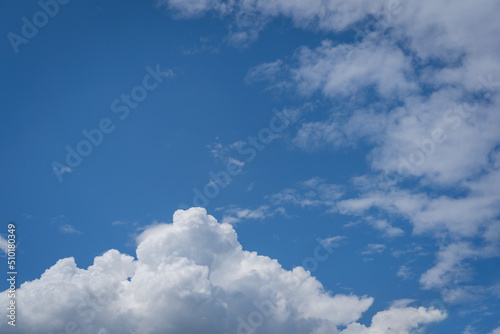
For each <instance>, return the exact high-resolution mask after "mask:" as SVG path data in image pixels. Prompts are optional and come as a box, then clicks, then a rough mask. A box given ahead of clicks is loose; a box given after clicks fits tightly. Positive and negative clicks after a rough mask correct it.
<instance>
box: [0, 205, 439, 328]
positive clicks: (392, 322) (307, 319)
mask: <svg viewBox="0 0 500 334" xmlns="http://www.w3.org/2000/svg"><path fill="white" fill-rule="evenodd" d="M137 241H138V246H137V251H136V254H137V258H136V259H134V258H133V257H131V256H129V255H126V254H121V253H119V252H118V251H116V250H109V251H107V252H105V253H104V254H103V255H101V256H98V257H96V258H95V259H94V264H93V265H91V266H89V267H88V268H87V269H80V268H78V267H77V266H76V264H75V261H74V259H73V258H65V259H61V260H59V261H58V262H57V263H56V264H55V265H54V266H52V267H51V268H49V269H47V270H46V271H45V273H43V274H42V276H41V277H40V278H39V279H37V280H34V281H31V282H25V283H23V284H22V285H21V287H20V288H19V289H18V292H17V294H18V303H19V308H18V310H19V315H18V316H19V319H22V321H20V322H19V323H18V325H17V327H18V328H17V330H18V332H26V333H27V332H29V333H34V334H37V333H50V332H53V331H63V330H65V328H66V329H68V328H71V330H73V331H77V330H81V332H82V333H87V332H90V330H93V332H99V333H110V334H111V333H151V334H153V333H165V331H166V330H167V331H168V332H169V333H179V334H180V333H200V332H203V333H249V332H250V331H253V332H254V333H298V332H300V333H318V334H319V333H324V334H326V333H344V334H348V333H351V334H353V333H356V334H363V333H375V332H378V331H380V330H382V329H384V328H388V327H391V328H393V329H394V330H395V333H401V334H403V333H409V332H410V331H411V330H412V329H415V328H419V327H421V326H422V325H425V324H427V323H431V322H435V321H439V320H442V319H444V318H445V317H446V314H445V313H444V312H442V311H439V310H436V309H432V308H430V309H426V308H424V307H418V308H416V307H407V306H406V305H403V306H398V307H395V306H393V307H391V308H390V309H388V310H385V311H381V312H378V313H377V314H375V315H374V317H373V319H372V324H371V326H370V327H366V326H364V325H362V324H359V323H357V322H356V321H357V320H358V319H359V318H360V317H361V315H362V314H363V312H365V311H366V310H367V309H368V308H369V307H370V306H371V305H372V303H373V298H371V297H367V296H362V297H358V296H355V295H342V294H332V293H330V292H327V291H325V290H324V289H323V287H322V285H321V283H320V282H319V281H318V280H316V278H314V277H312V276H311V275H310V273H309V272H307V271H305V270H304V269H303V268H302V267H296V268H294V269H293V270H290V271H289V270H285V269H283V268H282V267H281V265H280V264H279V263H278V262H277V261H276V260H273V259H271V258H269V257H266V256H260V255H257V254H256V253H255V252H248V251H244V250H243V249H242V246H241V245H240V243H239V242H238V240H237V235H236V232H235V230H234V229H233V228H232V226H231V225H229V224H225V223H218V222H217V221H216V220H215V218H213V217H212V216H209V215H208V214H207V212H206V210H205V209H202V208H191V209H189V210H186V211H182V210H178V211H177V212H176V213H175V214H174V218H173V223H172V224H158V225H155V226H153V227H151V228H149V229H147V230H145V231H144V232H143V233H142V234H141V235H139V236H138V238H137ZM6 298H7V294H6V293H2V294H1V295H0V301H2V302H6ZM3 313H5V311H3ZM341 326H342V327H344V328H345V329H344V330H341V329H339V327H341ZM245 327H246V329H245ZM0 330H1V331H2V333H9V330H11V329H10V328H9V326H8V325H7V323H6V322H2V323H0ZM249 330H250V331H249Z"/></svg>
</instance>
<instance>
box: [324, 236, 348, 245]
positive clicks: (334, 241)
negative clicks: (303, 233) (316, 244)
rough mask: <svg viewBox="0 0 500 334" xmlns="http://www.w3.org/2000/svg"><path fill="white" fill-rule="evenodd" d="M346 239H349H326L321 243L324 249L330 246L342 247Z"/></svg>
mask: <svg viewBox="0 0 500 334" xmlns="http://www.w3.org/2000/svg"><path fill="white" fill-rule="evenodd" d="M345 239H347V237H344V236H341V235H338V236H335V237H328V238H325V239H321V240H320V243H321V245H323V246H324V247H328V246H330V247H339V246H340V242H341V241H342V240H345Z"/></svg>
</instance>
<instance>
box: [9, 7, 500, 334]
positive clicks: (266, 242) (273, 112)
mask: <svg viewBox="0 0 500 334" xmlns="http://www.w3.org/2000/svg"><path fill="white" fill-rule="evenodd" d="M42 2H43V1H42ZM440 2H441V1H440ZM442 2H443V3H445V2H444V1H442ZM222 3H223V2H221V1H214V2H207V1H186V2H182V1H163V2H162V1H158V2H157V3H155V1H100V0H90V1H85V2H81V1H80V2H78V1H74V0H73V1H69V2H68V3H67V4H60V5H59V8H58V10H57V13H55V15H53V17H48V16H47V17H48V19H47V20H48V22H47V23H46V25H43V26H41V27H39V28H38V32H37V33H36V34H35V35H34V36H32V37H31V38H27V39H24V41H25V42H16V41H18V40H15V41H14V42H12V41H13V39H12V38H14V37H12V36H13V35H11V37H10V39H9V35H8V34H9V33H11V32H12V33H14V34H16V35H17V36H21V37H19V38H24V37H22V35H23V32H22V29H23V24H25V22H24V21H23V20H22V18H23V17H26V18H28V20H29V21H30V22H33V15H34V14H36V13H37V12H39V11H40V10H41V7H40V5H39V4H38V3H37V2H36V1H22V2H12V1H9V2H3V3H2V4H1V5H0V8H1V10H0V12H1V14H0V15H1V23H0V26H1V28H2V29H1V31H2V32H3V35H4V38H3V39H2V42H1V45H0V54H1V59H2V62H1V65H0V66H1V78H2V80H1V82H0V85H1V87H0V91H1V94H2V98H1V102H0V105H1V110H2V112H1V119H0V131H1V133H2V140H1V142H0V145H1V146H0V150H1V154H2V162H3V163H2V164H0V174H1V175H2V178H0V180H1V181H0V182H1V183H0V194H1V203H2V205H1V206H0V216H1V217H2V220H3V224H2V226H3V230H0V235H2V236H3V238H4V239H5V238H7V223H8V222H15V223H16V224H17V241H18V247H17V256H18V271H19V275H18V283H23V282H27V281H33V280H35V279H37V278H40V276H41V275H42V274H43V273H44V271H45V270H47V269H48V268H50V267H52V266H53V265H54V264H55V263H56V262H57V261H58V260H60V259H63V258H67V257H74V258H75V261H76V264H77V266H78V268H83V269H86V268H87V267H88V266H90V265H92V264H93V263H94V258H95V257H97V256H100V255H102V254H103V253H104V252H106V251H108V250H110V249H116V250H118V251H119V252H120V253H123V254H128V255H131V256H133V257H135V256H136V248H137V241H136V237H137V236H138V235H139V234H140V233H142V232H143V231H144V230H145V229H147V228H148V226H150V225H152V224H157V223H158V222H162V223H171V222H172V215H173V214H174V212H175V211H176V210H177V209H179V208H182V209H187V208H188V207H192V206H199V205H202V206H204V207H205V208H206V209H207V212H208V214H210V215H212V216H214V217H215V218H216V219H217V220H218V221H219V223H221V222H225V223H229V224H231V225H232V226H233V228H234V229H235V231H236V233H237V236H238V240H239V242H240V243H241V245H242V247H243V249H244V250H248V251H256V252H257V253H258V254H260V255H264V256H268V257H269V258H272V259H276V260H277V261H278V262H279V263H280V264H281V265H282V266H283V268H284V269H286V270H292V269H293V268H294V267H296V266H307V265H306V263H307V260H306V259H311V258H314V256H315V255H314V252H315V249H316V248H317V247H318V245H329V246H330V247H332V249H334V251H333V253H332V254H329V256H328V257H327V259H325V260H320V261H317V259H316V260H315V261H316V262H315V263H316V264H317V266H314V267H310V268H306V269H309V270H310V271H311V274H312V275H313V276H315V277H316V278H317V279H318V281H319V282H321V283H322V284H323V287H324V289H325V290H326V291H330V292H331V294H332V295H335V294H339V293H340V294H346V295H350V294H353V295H356V296H365V295H366V296H369V297H373V298H374V302H373V305H372V306H371V307H370V308H369V309H368V310H367V311H366V312H364V313H363V315H362V316H361V318H360V319H359V320H357V321H358V322H359V323H360V324H364V325H366V326H367V327H368V326H369V325H370V323H371V319H372V317H373V316H374V315H375V314H376V313H377V312H381V311H384V310H387V309H389V308H390V307H391V305H395V304H394V303H395V301H396V302H397V301H400V303H402V304H405V303H406V304H407V305H409V306H411V307H419V306H423V307H425V308H427V309H431V308H432V307H437V308H439V309H440V310H441V311H443V312H444V311H445V312H446V314H447V317H446V319H444V320H439V321H433V322H429V323H428V324H426V323H423V324H422V328H424V332H425V333H464V334H465V333H469V334H470V333H490V332H491V333H498V331H499V330H497V331H496V332H492V331H493V330H495V328H497V327H498V328H500V327H499V326H500V323H499V321H498V319H499V312H500V303H499V298H500V281H499V279H500V275H499V274H500V260H499V255H500V253H499V251H498V245H499V240H500V227H499V226H500V225H499V222H498V218H499V217H500V210H499V209H498V208H499V206H498V203H499V199H500V193H499V191H498V189H500V187H498V185H499V182H498V181H499V180H500V177H499V176H498V175H500V172H499V166H500V154H499V152H500V151H499V147H500V146H499V145H500V136H499V135H498V133H497V132H498V126H499V125H500V118H499V117H498V107H499V106H500V102H499V101H500V99H499V96H498V92H497V90H498V87H499V86H500V85H498V84H496V83H495V82H496V80H500V66H499V62H498V60H499V54H500V53H499V51H500V47H499V45H498V43H497V38H496V37H494V36H493V35H492V34H491V33H492V32H496V31H497V29H498V23H496V19H494V18H492V16H491V13H496V14H498V12H499V7H498V4H494V2H491V1H487V4H486V5H485V6H484V8H483V10H479V9H475V10H473V11H471V12H472V13H471V14H470V16H466V14H467V12H468V11H469V9H468V5H467V4H466V2H463V3H462V2H461V3H460V4H459V5H457V7H458V9H457V11H456V12H454V14H453V15H452V14H450V15H451V16H452V17H451V18H448V19H447V20H444V21H443V20H438V19H436V18H435V17H439V15H441V14H442V12H441V11H440V9H439V8H437V5H436V6H434V5H432V3H431V2H427V1H426V2H424V3H422V4H420V5H409V4H408V5H403V4H399V3H398V4H399V5H398V6H399V7H398V6H396V7H394V5H391V6H393V7H390V6H389V5H388V4H385V2H380V4H379V5H380V6H379V5H376V6H375V5H373V8H371V7H370V8H367V9H364V6H365V5H363V1H358V2H356V3H357V5H356V6H355V8H357V10H355V11H354V12H353V11H349V10H347V9H346V8H344V7H342V4H341V3H343V1H330V2H328V3H331V6H332V8H341V9H336V10H332V9H330V11H327V13H326V14H325V12H324V11H322V10H321V6H322V5H320V4H319V2H318V4H316V2H314V4H310V5H306V6H305V7H304V8H305V9H304V8H302V9H301V7H300V6H299V5H297V6H296V7H293V6H289V7H288V5H283V1H277V0H276V1H271V2H269V3H270V4H271V3H272V4H275V5H276V7H273V6H272V5H269V7H267V6H265V5H264V4H262V3H259V2H252V3H254V4H253V5H252V6H251V5H249V6H248V8H247V7H245V6H244V5H243V4H241V3H240V2H239V1H236V4H235V5H234V7H233V8H232V9H231V10H229V12H228V9H224V7H221V6H222V5H221V4H222ZM297 3H307V1H297ZM377 3H378V2H377ZM395 3H396V2H395ZM472 5H473V4H471V5H470V6H472ZM227 6H228V7H230V5H227ZM387 6H389V7H387ZM414 6H415V8H413V7H414ZM447 6H452V7H453V6H454V5H450V4H448V5H447ZM366 7H369V6H366ZM394 8H396V9H394ZM450 8H451V7H450ZM52 9H54V8H52ZM306 9H308V10H309V11H310V12H309V11H308V10H306ZM450 10H452V9H450ZM316 11H317V13H316ZM427 11H428V12H430V13H431V14H425V13H427ZM372 12H373V13H372ZM318 13H323V14H318ZM370 13H371V14H370ZM374 13H375V14H374ZM412 13H415V14H414V15H413V14H412ZM436 13H437V14H436ZM382 14H384V15H385V16H384V15H382ZM433 15H436V16H433ZM387 17H389V18H387ZM419 18H425V19H419ZM434 20H435V21H434ZM478 20H480V21H481V22H484V24H483V25H482V26H481V27H479V28H477V29H476V28H474V29H475V30H474V29H472V28H470V29H466V28H464V26H461V25H460V24H458V23H457V22H462V21H465V23H464V25H465V27H475V23H476V22H478ZM367 22H368V23H370V22H371V23H374V24H373V26H367ZM436 26H437V27H438V28H436V29H433V27H436ZM440 29H441V30H440ZM28 30H29V28H28ZM359 32H362V34H361V35H360V34H359ZM242 36H243V37H242ZM245 36H246V37H245ZM16 38H17V37H16ZM26 41H27V42H26ZM16 51H17V52H16ZM157 68H159V69H160V72H161V73H160V74H158V72H157V74H156V76H154V75H153V76H152V75H151V73H152V72H154V71H156V69H157ZM489 75H492V77H491V78H488V76H489ZM484 82H486V84H485V83H484ZM488 82H490V84H488ZM492 82H493V83H492ZM145 86H149V88H151V89H145V88H143V87H145ZM137 87H139V88H137ZM144 92H146V94H147V96H145V97H144V98H143V97H142V96H141V94H144ZM134 94H135V95H134ZM130 95H132V96H136V98H137V99H136V101H135V102H134V97H131V99H132V100H129V101H131V102H129V103H130V104H129V105H127V102H126V100H125V99H126V98H127V96H130ZM464 103H469V104H468V105H465V107H464ZM470 104H474V107H475V108H474V113H472V112H470V111H467V107H468V106H469V107H470ZM113 105H114V107H113ZM120 107H121V109H119V108H120ZM460 108H462V109H460ZM464 108H465V110H466V111H465V112H467V116H466V117H464V116H463V114H460V113H459V112H457V111H456V110H463V109H464ZM470 108H471V110H472V107H470ZM448 110H450V111H449V112H448ZM453 110H455V111H453ZM280 117H281V118H280ZM284 118H286V119H287V122H286V124H285V125H286V128H285V129H284V130H283V131H273V130H270V127H271V124H270V123H273V122H274V123H275V124H278V125H283V124H282V123H280V122H282V119H284ZM277 119H278V121H277ZM103 122H104V123H103ZM103 124H104V125H103ZM100 127H101V129H100V130H99V131H98V132H96V131H94V132H93V133H94V136H95V137H94V140H97V141H98V143H99V144H98V145H97V146H96V145H94V144H90V145H91V146H90V147H91V149H92V152H91V153H89V154H88V155H86V156H83V157H82V159H81V163H79V164H77V165H76V166H70V165H68V162H67V154H68V151H67V147H70V149H71V150H75V151H76V152H77V153H78V147H79V148H80V152H85V150H86V149H88V148H89V146H88V142H87V144H81V142H82V141H85V140H88V139H87V138H86V136H85V134H84V133H83V132H84V131H93V130H94V129H99V128H100ZM102 128H105V129H106V130H107V131H108V132H109V133H103V132H102ZM263 129H267V130H263ZM443 133H444V135H445V136H446V139H445V140H442V141H440V140H439V139H438V137H439V136H440V135H442V134H443ZM259 135H260V136H261V137H260V138H259ZM101 136H102V137H101ZM269 136H270V137H269ZM252 138H253V139H252ZM255 138H256V139H255ZM263 138H264V143H263V141H262V139H263ZM253 140H255V141H256V142H253ZM266 141H267V143H266ZM252 142H253V144H252ZM426 143H427V144H426ZM429 143H430V144H429ZM78 145H80V146H78ZM425 145H427V146H425ZM418 150H420V151H418ZM426 150H428V151H426ZM417 151H418V152H419V153H415V152H417ZM431 151H432V152H431ZM80 155H82V154H81V153H80ZM403 159H405V160H403ZM402 161H407V163H406V165H405V166H408V164H409V165H410V166H411V167H410V168H411V172H410V175H407V174H405V175H401V174H400V173H399V172H401V171H402V167H401V166H402V163H403V162H402ZM410 161H412V162H410ZM54 162H57V164H54ZM54 166H56V169H54ZM228 166H230V167H238V168H240V169H241V170H240V171H238V172H235V173H234V175H232V176H231V181H230V182H229V183H228V184H226V183H224V182H223V181H221V180H218V183H214V181H217V180H213V175H214V174H211V173H216V174H217V173H218V174H219V175H222V174H224V175H226V174H225V173H226V171H227V169H228V168H230V167H228ZM61 168H62V169H61ZM221 171H223V173H221ZM58 175H59V176H58ZM385 176H389V179H386V178H385ZM207 184H208V185H207ZM207 189H208V190H207ZM209 191H216V192H217V195H215V196H211V195H210V194H209ZM199 193H201V194H202V195H203V196H205V197H206V198H207V200H200V197H199V196H198V197H196V194H199ZM212 197H213V198H212ZM196 198H198V199H196ZM193 247H196V245H193ZM1 259H4V257H3V258H1ZM6 261H7V259H6V257H5V261H3V260H2V262H6ZM0 267H2V268H5V270H2V271H5V272H6V271H7V269H6V267H7V265H6V264H5V266H4V265H2V266H0ZM2 275H4V274H2ZM6 289H8V285H7V283H6V281H5V280H2V281H1V283H0V290H2V291H3V290H6ZM406 299H411V301H408V300H406ZM401 300H406V301H401ZM406 304H405V305H404V307H406ZM2 307H3V306H2ZM26 317H28V315H26ZM2 321H3V320H2ZM18 321H19V322H22V318H20V319H19V320H18ZM348 323H349V322H348ZM2 325H3V323H2ZM2 325H0V328H4V327H1V326H2ZM102 326H103V327H105V326H104V325H102ZM344 328H345V326H344V325H342V326H339V327H338V329H339V330H341V329H344ZM9 330H10V328H9ZM108 332H109V333H113V331H112V329H109V328H108ZM19 333H22V331H20V332H19ZM277 333H279V332H278V331H277ZM352 333H358V332H355V331H352ZM359 333H364V332H359ZM401 333H403V332H401Z"/></svg>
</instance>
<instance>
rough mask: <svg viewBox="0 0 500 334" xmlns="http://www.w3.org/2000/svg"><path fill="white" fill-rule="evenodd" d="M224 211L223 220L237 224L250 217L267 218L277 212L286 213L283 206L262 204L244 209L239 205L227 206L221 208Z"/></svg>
mask: <svg viewBox="0 0 500 334" xmlns="http://www.w3.org/2000/svg"><path fill="white" fill-rule="evenodd" d="M220 210H223V211H224V217H223V218H222V222H223V223H226V224H236V223H239V222H241V221H242V220H249V219H260V220H262V219H265V218H268V217H272V216H274V215H276V214H278V213H279V214H286V213H285V209H284V208H282V207H278V208H274V209H272V208H271V207H270V206H268V205H261V206H259V207H258V208H256V209H253V210H252V209H244V208H240V207H237V206H229V207H227V208H220Z"/></svg>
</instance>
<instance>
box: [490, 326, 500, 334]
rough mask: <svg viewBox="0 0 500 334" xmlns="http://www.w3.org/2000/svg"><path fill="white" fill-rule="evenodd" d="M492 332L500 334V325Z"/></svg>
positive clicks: (492, 333)
mask: <svg viewBox="0 0 500 334" xmlns="http://www.w3.org/2000/svg"><path fill="white" fill-rule="evenodd" d="M490 334H500V327H497V328H496V329H494V330H492V331H491V333H490Z"/></svg>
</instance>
